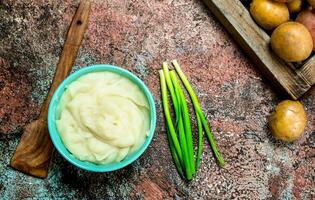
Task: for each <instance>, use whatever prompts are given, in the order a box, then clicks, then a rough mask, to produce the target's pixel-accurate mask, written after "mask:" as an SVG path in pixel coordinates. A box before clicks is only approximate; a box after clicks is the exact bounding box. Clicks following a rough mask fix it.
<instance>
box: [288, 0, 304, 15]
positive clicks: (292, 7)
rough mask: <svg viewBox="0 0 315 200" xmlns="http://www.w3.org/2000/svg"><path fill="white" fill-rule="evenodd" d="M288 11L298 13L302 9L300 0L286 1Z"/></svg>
mask: <svg viewBox="0 0 315 200" xmlns="http://www.w3.org/2000/svg"><path fill="white" fill-rule="evenodd" d="M287 5H288V8H289V11H290V13H298V12H300V11H301V10H302V5H303V1H302V0H292V1H290V2H289V3H287Z"/></svg>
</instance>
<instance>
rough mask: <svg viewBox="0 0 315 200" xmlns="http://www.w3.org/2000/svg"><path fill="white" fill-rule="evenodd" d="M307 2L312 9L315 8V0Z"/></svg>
mask: <svg viewBox="0 0 315 200" xmlns="http://www.w3.org/2000/svg"><path fill="white" fill-rule="evenodd" d="M307 2H308V3H309V4H310V5H311V6H312V8H315V0H307Z"/></svg>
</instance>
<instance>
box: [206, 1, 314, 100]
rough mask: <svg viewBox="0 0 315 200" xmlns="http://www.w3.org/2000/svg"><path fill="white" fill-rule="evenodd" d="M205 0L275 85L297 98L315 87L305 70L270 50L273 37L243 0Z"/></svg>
mask: <svg viewBox="0 0 315 200" xmlns="http://www.w3.org/2000/svg"><path fill="white" fill-rule="evenodd" d="M203 2H204V3H205V4H206V5H207V7H208V8H209V9H210V10H211V12H212V13H213V14H214V15H215V16H216V17H217V18H218V19H219V21H220V22H221V23H222V24H223V25H224V27H225V28H226V29H227V30H228V32H229V33H230V34H231V35H232V37H233V38H234V39H235V40H236V42H237V43H238V44H239V45H240V46H241V47H242V48H243V50H244V51H245V52H246V53H247V54H248V55H249V56H250V58H251V59H252V61H253V62H254V64H255V65H256V66H257V67H258V68H259V69H260V71H261V72H263V74H264V75H266V76H267V77H268V78H269V80H271V81H272V84H274V86H276V87H277V88H278V89H281V90H282V91H286V92H287V94H289V96H290V97H291V98H293V99H298V98H300V97H301V96H302V95H303V94H304V93H305V92H307V91H308V90H309V89H310V88H311V85H310V84H309V82H308V81H306V79H305V78H304V76H303V75H302V74H301V73H299V72H297V71H296V70H294V69H292V66H288V65H290V64H286V63H285V62H284V61H282V60H281V59H279V58H278V57H277V56H275V55H274V54H273V53H272V52H271V51H270V49H269V48H270V47H269V40H270V37H269V36H268V35H267V34H266V33H265V32H264V31H263V30H262V29H261V28H259V27H258V25H257V24H256V23H255V22H254V21H253V19H252V18H251V16H250V14H249V12H248V10H247V9H246V8H245V7H244V5H243V4H242V3H241V2H240V1H239V0H203Z"/></svg>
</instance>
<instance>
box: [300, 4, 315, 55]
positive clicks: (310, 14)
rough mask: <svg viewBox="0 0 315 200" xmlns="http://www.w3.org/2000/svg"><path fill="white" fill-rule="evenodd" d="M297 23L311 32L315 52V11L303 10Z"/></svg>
mask: <svg viewBox="0 0 315 200" xmlns="http://www.w3.org/2000/svg"><path fill="white" fill-rule="evenodd" d="M295 21H297V22H300V23H301V24H303V25H304V26H306V28H307V29H308V30H309V32H310V33H311V35H312V38H313V50H315V10H310V9H306V10H303V11H302V12H300V13H299V15H298V16H297V18H296V20H295Z"/></svg>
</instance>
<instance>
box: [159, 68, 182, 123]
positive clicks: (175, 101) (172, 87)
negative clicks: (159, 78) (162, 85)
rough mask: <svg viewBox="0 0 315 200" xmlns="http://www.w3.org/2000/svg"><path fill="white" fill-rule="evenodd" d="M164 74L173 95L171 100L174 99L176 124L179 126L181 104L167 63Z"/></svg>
mask: <svg viewBox="0 0 315 200" xmlns="http://www.w3.org/2000/svg"><path fill="white" fill-rule="evenodd" d="M163 72H164V77H165V80H166V84H167V88H168V90H169V91H170V94H171V99H172V102H173V106H174V110H175V116H176V124H177V123H178V120H179V112H180V110H179V105H178V104H179V102H178V99H177V96H176V95H175V91H174V86H173V83H172V81H171V79H170V75H169V70H168V66H167V63H166V62H163Z"/></svg>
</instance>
